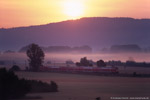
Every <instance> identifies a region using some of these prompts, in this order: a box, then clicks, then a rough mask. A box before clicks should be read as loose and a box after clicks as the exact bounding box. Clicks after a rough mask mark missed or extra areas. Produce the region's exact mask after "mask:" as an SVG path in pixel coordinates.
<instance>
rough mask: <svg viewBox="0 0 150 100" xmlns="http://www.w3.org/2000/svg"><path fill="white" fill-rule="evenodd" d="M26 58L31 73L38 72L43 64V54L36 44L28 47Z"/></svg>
mask: <svg viewBox="0 0 150 100" xmlns="http://www.w3.org/2000/svg"><path fill="white" fill-rule="evenodd" d="M26 54H27V56H28V57H29V60H28V61H29V66H30V70H31V71H38V70H39V68H40V67H41V66H42V64H43V62H44V56H45V55H44V52H43V50H42V49H41V48H40V47H39V46H38V45H37V44H34V43H33V44H30V45H29V46H28V49H27V52H26Z"/></svg>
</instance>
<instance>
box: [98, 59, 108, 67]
mask: <svg viewBox="0 0 150 100" xmlns="http://www.w3.org/2000/svg"><path fill="white" fill-rule="evenodd" d="M96 64H97V66H98V67H106V63H105V62H104V61H103V60H98V61H97V62H96Z"/></svg>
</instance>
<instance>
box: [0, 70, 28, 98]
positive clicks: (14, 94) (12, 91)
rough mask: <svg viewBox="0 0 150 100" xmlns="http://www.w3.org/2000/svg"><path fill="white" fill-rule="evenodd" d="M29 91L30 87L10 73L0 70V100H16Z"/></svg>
mask: <svg viewBox="0 0 150 100" xmlns="http://www.w3.org/2000/svg"><path fill="white" fill-rule="evenodd" d="M29 91H30V85H29V84H28V82H27V81H26V80H24V79H19V78H18V76H16V75H15V74H14V72H12V71H7V70H6V69H5V68H2V69H0V100H9V99H17V98H21V97H23V96H25V94H27V93H28V92H29Z"/></svg>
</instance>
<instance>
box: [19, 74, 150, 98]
mask: <svg viewBox="0 0 150 100" xmlns="http://www.w3.org/2000/svg"><path fill="white" fill-rule="evenodd" d="M16 74H17V75H18V76H19V77H20V78H26V79H36V80H42V81H44V82H50V81H51V80H53V81H55V82H56V83H57V84H58V86H59V92H57V93H39V94H28V96H30V97H33V99H30V100H95V98H96V97H101V100H110V97H149V98H150V78H133V77H105V76H94V75H77V74H61V73H43V72H38V73H36V72H17V73H16ZM37 96H39V97H42V98H41V99H35V98H34V97H37ZM24 100H29V99H24Z"/></svg>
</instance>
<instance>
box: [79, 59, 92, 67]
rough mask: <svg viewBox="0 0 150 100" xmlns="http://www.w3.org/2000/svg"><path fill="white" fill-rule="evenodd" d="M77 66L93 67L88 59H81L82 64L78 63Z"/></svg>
mask: <svg viewBox="0 0 150 100" xmlns="http://www.w3.org/2000/svg"><path fill="white" fill-rule="evenodd" d="M76 65H77V66H93V65H92V64H91V63H90V61H89V60H87V58H86V57H83V58H81V59H80V62H77V63H76Z"/></svg>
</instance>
